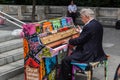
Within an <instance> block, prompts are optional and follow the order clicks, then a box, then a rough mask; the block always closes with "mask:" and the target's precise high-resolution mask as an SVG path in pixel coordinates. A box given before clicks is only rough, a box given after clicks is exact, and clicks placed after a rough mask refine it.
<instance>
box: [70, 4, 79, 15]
mask: <svg viewBox="0 0 120 80" xmlns="http://www.w3.org/2000/svg"><path fill="white" fill-rule="evenodd" d="M76 10H77V6H76V5H75V4H74V5H69V6H68V11H69V12H70V13H71V12H76Z"/></svg>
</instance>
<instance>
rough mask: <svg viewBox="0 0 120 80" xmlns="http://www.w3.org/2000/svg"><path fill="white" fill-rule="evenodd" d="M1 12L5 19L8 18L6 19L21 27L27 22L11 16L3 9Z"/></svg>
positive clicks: (0, 16)
mask: <svg viewBox="0 0 120 80" xmlns="http://www.w3.org/2000/svg"><path fill="white" fill-rule="evenodd" d="M0 14H1V15H0V18H2V19H4V20H6V21H8V22H10V23H12V24H14V25H16V26H18V27H20V28H22V25H23V24H25V23H24V22H22V21H20V20H18V19H16V18H14V17H12V16H10V15H8V14H6V13H4V12H2V11H0ZM6 17H8V18H6ZM13 20H14V21H16V22H17V23H16V22H14V21H13ZM18 23H19V24H18ZM20 24H21V25H20Z"/></svg>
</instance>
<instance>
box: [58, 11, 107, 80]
mask: <svg viewBox="0 0 120 80" xmlns="http://www.w3.org/2000/svg"><path fill="white" fill-rule="evenodd" d="M80 15H81V19H82V21H83V23H84V24H85V25H84V27H83V29H82V32H81V33H80V36H79V37H77V38H74V39H70V40H69V41H68V42H69V44H70V45H73V46H76V48H75V50H74V51H73V52H72V54H71V55H70V56H66V57H65V58H64V59H63V60H62V62H61V72H60V78H59V80H72V79H71V72H72V65H71V61H76V62H81V63H89V62H96V61H101V60H103V59H106V55H105V53H104V51H103V48H102V39H103V26H102V25H101V24H100V23H99V22H98V21H96V20H95V19H94V17H95V14H94V12H93V11H92V10H91V9H82V10H81V11H80ZM79 29H80V28H79ZM76 30H77V31H80V30H78V29H76Z"/></svg>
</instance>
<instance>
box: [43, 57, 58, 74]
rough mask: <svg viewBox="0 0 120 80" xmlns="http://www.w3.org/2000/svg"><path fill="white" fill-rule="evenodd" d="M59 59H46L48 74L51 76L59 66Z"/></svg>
mask: <svg viewBox="0 0 120 80" xmlns="http://www.w3.org/2000/svg"><path fill="white" fill-rule="evenodd" d="M56 58H57V57H56V56H54V57H51V58H45V69H46V74H49V73H50V72H51V71H52V70H53V68H54V67H55V66H56V64H57V59H56Z"/></svg>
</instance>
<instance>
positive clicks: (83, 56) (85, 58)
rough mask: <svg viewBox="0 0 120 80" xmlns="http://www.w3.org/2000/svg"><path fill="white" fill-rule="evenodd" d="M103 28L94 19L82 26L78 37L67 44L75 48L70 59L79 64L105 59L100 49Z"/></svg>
mask: <svg viewBox="0 0 120 80" xmlns="http://www.w3.org/2000/svg"><path fill="white" fill-rule="evenodd" d="M102 39H103V26H102V25H101V24H100V23H99V22H98V21H96V20H95V19H93V20H91V21H90V22H89V23H88V24H87V25H85V26H84V28H83V31H82V32H81V33H80V36H79V37H78V38H75V39H70V40H69V44H71V45H74V46H76V49H75V50H74V51H73V54H72V55H71V56H72V59H73V60H76V61H80V62H95V61H100V60H103V59H106V55H105V53H104V51H103V48H102Z"/></svg>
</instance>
